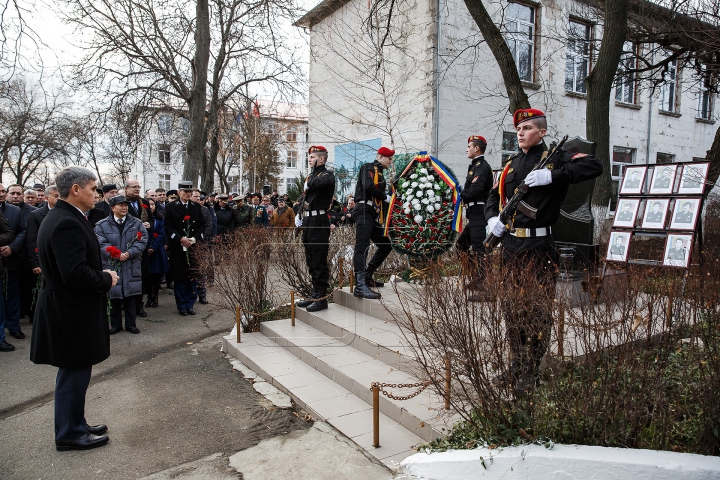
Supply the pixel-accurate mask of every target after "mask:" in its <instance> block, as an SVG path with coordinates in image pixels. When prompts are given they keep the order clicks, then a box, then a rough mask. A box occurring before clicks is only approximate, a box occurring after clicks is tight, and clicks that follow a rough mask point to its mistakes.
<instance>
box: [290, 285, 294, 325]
mask: <svg viewBox="0 0 720 480" xmlns="http://www.w3.org/2000/svg"><path fill="white" fill-rule="evenodd" d="M290 325H292V326H293V327H294V326H295V290H290Z"/></svg>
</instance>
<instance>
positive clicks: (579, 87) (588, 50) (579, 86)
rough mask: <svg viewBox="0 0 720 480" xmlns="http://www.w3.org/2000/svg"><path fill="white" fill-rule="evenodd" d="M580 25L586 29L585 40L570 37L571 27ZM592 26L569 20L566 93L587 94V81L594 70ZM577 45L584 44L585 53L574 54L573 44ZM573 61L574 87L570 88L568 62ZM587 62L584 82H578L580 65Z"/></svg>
mask: <svg viewBox="0 0 720 480" xmlns="http://www.w3.org/2000/svg"><path fill="white" fill-rule="evenodd" d="M573 24H575V25H578V26H582V27H584V28H585V38H581V37H572V38H571V36H570V33H571V27H572V25H573ZM592 27H593V26H592V24H591V23H590V22H587V21H584V20H580V19H576V18H574V17H570V20H569V26H568V35H567V39H566V42H565V48H566V52H565V91H566V92H572V93H579V94H583V95H586V94H587V87H586V86H585V79H586V78H587V77H588V75H590V71H591V69H592V65H591V61H592V34H593V28H592ZM575 42H577V43H583V42H584V47H585V48H584V49H583V50H584V51H583V52H582V53H579V54H578V53H577V52H573V48H572V47H573V44H574V43H575ZM571 58H572V59H573V61H572V68H573V71H572V74H573V75H572V85H571V86H570V88H568V61H569V60H570V59H571ZM578 58H579V59H580V62H578V61H576V59H578ZM583 60H584V61H585V72H584V73H585V75H584V76H583V78H582V81H578V78H577V76H578V70H579V68H578V65H580V64H582V61H583Z"/></svg>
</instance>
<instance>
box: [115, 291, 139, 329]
mask: <svg viewBox="0 0 720 480" xmlns="http://www.w3.org/2000/svg"><path fill="white" fill-rule="evenodd" d="M137 299H138V297H137V296H132V297H124V298H123V299H122V300H121V299H119V298H116V299H113V300H110V325H111V326H113V327H122V311H121V307H122V308H125V328H128V327H134V326H136V325H135V319H136V318H137V313H136V311H135V308H136V307H135V304H136V303H137ZM140 301H142V297H141V300H140Z"/></svg>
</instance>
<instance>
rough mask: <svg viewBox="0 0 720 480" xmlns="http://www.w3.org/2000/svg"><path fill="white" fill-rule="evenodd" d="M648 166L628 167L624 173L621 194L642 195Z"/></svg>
mask: <svg viewBox="0 0 720 480" xmlns="http://www.w3.org/2000/svg"><path fill="white" fill-rule="evenodd" d="M646 173H647V167H645V166H642V167H627V168H626V169H625V173H624V174H623V181H622V185H620V195H640V194H641V193H642V190H643V184H644V182H645V174H646Z"/></svg>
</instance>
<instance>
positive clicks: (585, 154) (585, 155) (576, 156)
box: [572, 152, 588, 160]
mask: <svg viewBox="0 0 720 480" xmlns="http://www.w3.org/2000/svg"><path fill="white" fill-rule="evenodd" d="M587 156H588V154H587V153H581V152H578V153H576V154H575V155H573V157H572V159H573V160H575V159H577V158H583V157H587Z"/></svg>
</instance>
